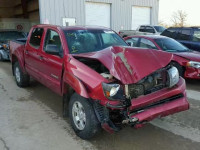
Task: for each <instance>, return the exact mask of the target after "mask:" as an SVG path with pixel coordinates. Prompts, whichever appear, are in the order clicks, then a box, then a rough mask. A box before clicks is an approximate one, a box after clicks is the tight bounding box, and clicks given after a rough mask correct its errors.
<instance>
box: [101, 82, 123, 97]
mask: <svg viewBox="0 0 200 150" xmlns="http://www.w3.org/2000/svg"><path fill="white" fill-rule="evenodd" d="M102 88H103V92H104V95H105V96H106V97H107V98H108V99H109V100H124V99H125V96H124V90H123V88H122V86H121V85H120V84H107V83H102Z"/></svg>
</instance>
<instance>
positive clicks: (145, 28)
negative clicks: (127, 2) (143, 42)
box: [119, 25, 165, 38]
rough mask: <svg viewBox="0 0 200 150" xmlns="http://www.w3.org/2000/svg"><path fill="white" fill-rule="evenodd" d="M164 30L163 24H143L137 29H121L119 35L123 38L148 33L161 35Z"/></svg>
mask: <svg viewBox="0 0 200 150" xmlns="http://www.w3.org/2000/svg"><path fill="white" fill-rule="evenodd" d="M164 30H165V28H164V27H162V26H152V25H141V26H139V27H138V28H137V30H120V31H119V35H120V36H121V37H123V38H124V37H127V36H132V35H147V34H155V35H159V34H161V33H162V32H163V31H164Z"/></svg>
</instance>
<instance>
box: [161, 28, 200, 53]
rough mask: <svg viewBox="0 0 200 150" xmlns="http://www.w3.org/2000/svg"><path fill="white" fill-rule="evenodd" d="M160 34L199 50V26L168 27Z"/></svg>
mask: <svg viewBox="0 0 200 150" xmlns="http://www.w3.org/2000/svg"><path fill="white" fill-rule="evenodd" d="M161 35H163V36H167V37H170V38H173V39H175V40H177V41H178V42H180V43H182V44H183V45H185V46H186V47H188V48H189V49H192V50H195V51H199V52H200V27H190V28H188V27H181V28H175V27H172V28H168V29H166V30H165V31H164V32H163V33H162V34H161Z"/></svg>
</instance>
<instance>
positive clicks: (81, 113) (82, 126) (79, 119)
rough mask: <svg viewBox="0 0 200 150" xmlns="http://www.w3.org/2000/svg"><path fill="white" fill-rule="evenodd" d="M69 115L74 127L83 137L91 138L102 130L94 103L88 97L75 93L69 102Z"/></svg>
mask: <svg viewBox="0 0 200 150" xmlns="http://www.w3.org/2000/svg"><path fill="white" fill-rule="evenodd" d="M69 117H70V121H71V125H72V128H73V129H74V131H75V133H76V134H77V135H78V136H79V137H80V138H82V139H90V138H92V137H93V136H95V135H96V134H97V133H98V131H99V130H100V122H99V121H98V120H97V117H96V115H95V112H94V109H93V107H92V104H91V103H90V102H89V100H88V99H86V98H83V97H81V96H80V95H78V94H76V93H75V94H73V95H72V97H71V99H70V102H69Z"/></svg>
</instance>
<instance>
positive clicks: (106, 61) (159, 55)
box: [73, 47, 173, 84]
mask: <svg viewBox="0 0 200 150" xmlns="http://www.w3.org/2000/svg"><path fill="white" fill-rule="evenodd" d="M73 56H76V57H83V58H90V59H97V60H99V61H100V62H101V63H102V64H103V65H104V66H105V67H106V68H108V69H109V70H110V74H111V75H113V76H114V77H115V78H117V79H118V80H120V81H121V82H122V83H123V84H133V83H137V82H138V81H140V80H141V79H143V78H144V77H146V76H148V75H150V74H151V73H153V72H155V71H156V70H158V69H161V68H163V67H166V66H167V65H168V64H169V63H170V62H171V60H172V58H173V54H171V53H166V52H162V51H156V50H149V49H148V50H147V49H135V48H132V47H108V48H106V49H105V50H102V51H97V52H92V53H84V54H74V55H73Z"/></svg>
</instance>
